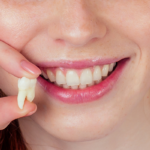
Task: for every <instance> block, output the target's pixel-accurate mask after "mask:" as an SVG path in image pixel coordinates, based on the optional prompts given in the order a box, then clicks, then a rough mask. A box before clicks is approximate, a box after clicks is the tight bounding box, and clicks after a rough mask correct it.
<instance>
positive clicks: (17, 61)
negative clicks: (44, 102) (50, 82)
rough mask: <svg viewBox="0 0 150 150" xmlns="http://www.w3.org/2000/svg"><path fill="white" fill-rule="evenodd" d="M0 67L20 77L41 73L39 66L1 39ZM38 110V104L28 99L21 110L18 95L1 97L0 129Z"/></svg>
mask: <svg viewBox="0 0 150 150" xmlns="http://www.w3.org/2000/svg"><path fill="white" fill-rule="evenodd" d="M10 64H11V65H10ZM12 66H13V67H12ZM0 67H1V68H3V69H4V70H5V71H7V72H8V73H10V74H12V75H14V76H16V77H18V78H21V77H23V76H25V77H27V78H30V79H34V78H37V77H38V76H39V75H40V74H41V71H40V69H39V68H37V67H36V66H35V65H34V64H32V63H30V62H29V61H28V60H27V59H26V58H25V57H24V56H23V55H21V54H20V53H19V52H18V51H17V50H15V49H14V48H12V47H10V46H8V45H7V44H5V43H3V42H1V41H0ZM16 86H17V85H16ZM36 110H37V106H36V105H35V104H34V103H31V102H28V101H25V104H24V108H23V109H22V110H21V109H20V108H19V107H18V104H17V96H8V97H3V98H0V130H3V129H4V128H6V127H7V126H8V125H9V123H10V122H11V121H13V120H15V119H17V118H21V117H24V116H29V115H32V114H33V113H34V112H35V111H36Z"/></svg>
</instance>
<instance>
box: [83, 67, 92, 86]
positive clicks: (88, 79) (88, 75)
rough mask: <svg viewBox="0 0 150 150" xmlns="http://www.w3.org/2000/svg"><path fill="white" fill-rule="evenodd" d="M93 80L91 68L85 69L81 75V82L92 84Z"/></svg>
mask: <svg viewBox="0 0 150 150" xmlns="http://www.w3.org/2000/svg"><path fill="white" fill-rule="evenodd" d="M92 81H93V79H92V71H91V70H90V69H84V70H83V71H82V73H81V76H80V84H81V85H86V84H91V83H92Z"/></svg>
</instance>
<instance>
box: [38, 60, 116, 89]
mask: <svg viewBox="0 0 150 150" xmlns="http://www.w3.org/2000/svg"><path fill="white" fill-rule="evenodd" d="M116 66H117V62H114V63H111V64H105V65H97V66H93V67H90V68H84V69H66V68H48V69H46V68H42V69H41V70H42V74H41V75H40V76H41V77H42V78H43V79H45V80H47V81H48V82H51V83H53V84H55V85H56V86H59V87H62V88H64V89H73V90H76V89H85V88H87V87H90V86H93V85H96V84H99V83H100V82H102V81H103V80H105V79H106V78H107V77H108V76H109V75H110V74H111V73H112V72H113V71H114V70H115V68H116Z"/></svg>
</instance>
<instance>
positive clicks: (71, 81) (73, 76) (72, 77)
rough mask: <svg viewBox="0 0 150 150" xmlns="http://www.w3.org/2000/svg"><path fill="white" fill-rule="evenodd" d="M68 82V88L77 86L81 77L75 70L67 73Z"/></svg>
mask: <svg viewBox="0 0 150 150" xmlns="http://www.w3.org/2000/svg"><path fill="white" fill-rule="evenodd" d="M66 82H67V85H68V86H76V85H79V84H80V80H79V77H78V75H77V73H76V72H75V71H74V70H69V71H67V74H66Z"/></svg>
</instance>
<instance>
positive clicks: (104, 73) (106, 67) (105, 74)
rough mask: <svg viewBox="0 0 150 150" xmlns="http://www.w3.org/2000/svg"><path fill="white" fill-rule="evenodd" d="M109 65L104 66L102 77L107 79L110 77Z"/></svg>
mask: <svg viewBox="0 0 150 150" xmlns="http://www.w3.org/2000/svg"><path fill="white" fill-rule="evenodd" d="M108 70H109V65H104V66H103V68H102V76H103V77H106V76H107V75H108Z"/></svg>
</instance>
